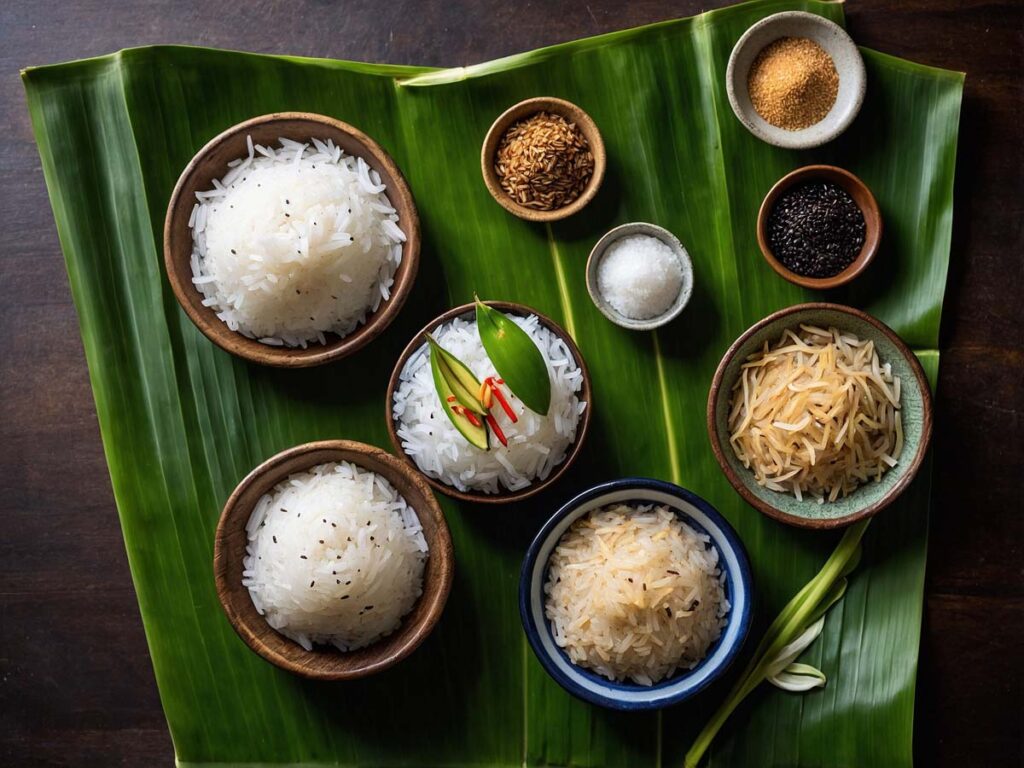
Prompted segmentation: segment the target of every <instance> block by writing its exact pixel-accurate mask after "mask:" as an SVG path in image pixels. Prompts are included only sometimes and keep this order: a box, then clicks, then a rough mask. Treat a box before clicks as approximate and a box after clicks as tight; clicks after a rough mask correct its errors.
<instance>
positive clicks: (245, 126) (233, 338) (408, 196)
mask: <svg viewBox="0 0 1024 768" xmlns="http://www.w3.org/2000/svg"><path fill="white" fill-rule="evenodd" d="M286 121H300V122H305V123H308V124H309V126H310V135H309V136H308V137H306V139H307V140H308V138H310V137H312V136H313V135H315V132H316V128H317V127H321V128H323V127H326V128H328V129H330V130H331V131H337V132H340V133H343V134H347V135H349V136H351V137H352V138H353V139H354V140H355V141H356V142H358V143H360V144H362V145H363V146H364V147H366V149H367V155H366V156H365V157H364V159H366V160H367V161H370V160H372V161H373V163H376V164H378V165H379V166H380V167H381V168H383V169H384V170H385V171H386V172H387V174H389V175H390V176H391V178H392V179H393V180H394V185H393V186H390V185H389V188H388V190H387V192H388V199H389V200H390V201H391V204H392V205H393V206H394V207H395V209H396V210H397V211H398V212H399V221H400V223H401V226H402V231H403V232H404V233H405V236H406V241H405V243H403V247H402V263H401V264H400V265H399V267H398V270H397V271H396V272H395V282H394V284H393V285H392V289H391V296H390V297H389V298H388V299H387V300H382V301H381V303H380V305H379V306H378V307H377V310H376V311H375V312H372V313H369V314H368V315H367V317H366V320H365V321H364V323H363V324H362V325H359V326H357V327H356V328H355V329H354V330H352V331H351V332H350V333H349V334H348V335H346V336H345V337H343V338H335V339H334V340H333V341H331V340H329V341H328V343H327V344H318V343H311V344H309V346H307V347H306V348H305V349H303V348H301V347H284V346H281V347H275V346H270V345H269V344H263V343H261V342H259V341H257V340H255V339H250V338H248V337H246V336H243V335H242V334H240V333H238V332H236V331H232V330H231V329H230V328H228V327H227V325H225V324H224V322H222V321H221V320H220V319H219V318H218V317H217V316H216V314H215V313H214V311H213V310H212V309H210V308H208V307H202V308H200V307H197V306H195V305H194V304H193V302H192V301H190V297H192V295H193V294H196V293H198V290H197V289H196V287H195V285H193V284H192V271H191V268H188V269H182V268H181V267H179V265H178V262H177V260H176V258H175V253H176V251H175V246H177V247H179V248H181V247H187V248H189V255H190V256H191V246H192V240H191V238H189V239H188V241H187V243H175V242H172V241H173V240H174V239H175V238H174V234H173V230H174V225H175V223H176V221H177V220H178V219H179V217H183V216H187V215H188V214H189V213H190V211H191V208H192V204H193V202H194V201H193V200H190V199H185V188H186V187H187V186H189V185H190V184H191V183H192V181H193V179H194V178H195V177H196V176H197V175H199V174H200V169H201V167H202V164H203V161H204V160H205V159H206V157H207V156H209V155H210V153H211V152H213V151H214V150H215V149H217V148H218V147H219V146H220V145H221V144H223V143H224V142H226V141H229V140H232V139H234V138H236V137H237V136H239V135H240V134H247V133H248V132H250V131H252V130H253V129H255V128H257V127H261V126H264V125H272V124H274V123H281V122H286ZM299 138H301V137H299ZM317 138H320V137H319V136H317ZM371 167H372V163H371ZM224 171H225V172H226V171H227V168H226V167H225V169H224ZM221 175H223V174H221ZM213 178H220V177H219V176H216V177H213ZM163 256H164V259H163V261H164V271H165V272H166V274H167V279H168V281H169V282H170V284H171V290H172V291H173V292H174V297H175V298H176V299H177V301H178V304H179V305H180V306H181V308H182V309H183V310H184V311H185V314H186V315H188V317H189V319H190V320H191V321H192V322H193V323H194V324H195V326H196V327H197V328H198V329H199V330H200V331H201V332H202V333H203V335H204V336H206V338H208V339H209V340H210V341H212V342H213V343H214V344H216V345H217V346H218V347H220V348H221V349H223V350H224V351H226V352H229V353H231V354H233V355H236V356H238V357H241V358H243V359H245V360H249V361H250V362H253V363H258V364H261V365H270V366H275V367H279V368H307V367H311V366H315V365H323V364H324V363H328V362H331V361H332V360H339V359H341V358H343V357H347V356H348V355H351V354H353V353H354V352H356V351H358V350H359V349H361V348H363V347H364V346H366V345H367V344H369V343H370V342H371V341H373V340H374V339H375V338H377V337H378V336H379V335H380V334H381V333H383V332H384V330H385V329H386V328H387V327H388V326H389V325H390V324H391V322H392V321H393V320H394V319H395V317H396V316H397V315H398V312H399V311H400V310H401V308H402V306H403V305H404V304H405V301H406V299H408V297H409V293H410V292H411V291H412V287H413V283H415V281H416V274H417V272H418V271H419V262H420V220H419V212H418V211H417V208H416V201H415V199H414V197H413V194H412V189H411V188H410V187H409V183H408V181H407V180H406V178H405V176H404V175H403V174H402V171H401V169H400V168H399V167H398V165H397V164H396V163H395V161H394V160H393V159H392V157H391V156H390V155H389V154H388V153H387V151H386V150H385V149H384V148H383V147H382V146H381V145H380V144H378V143H377V142H376V141H374V140H373V139H372V138H370V137H369V136H368V135H366V134H365V133H363V132H362V131H361V130H359V129H358V128H356V127H354V126H352V125H349V124H348V123H345V122H343V121H341V120H336V119H335V118H333V117H328V116H326V115H318V114H315V113H312V112H273V113H269V114H266V115H259V116H257V117H253V118H249V119H248V120H244V121H242V122H241V123H237V124H235V125H233V126H231V127H230V128H228V129H227V130H225V131H222V132H221V133H219V134H217V135H216V136H214V137H213V138H212V139H210V140H209V141H208V142H206V144H204V145H203V147H202V149H200V150H199V151H198V152H197V153H196V154H195V155H194V156H193V157H192V159H191V160H189V162H188V164H187V165H186V166H185V168H184V170H183V171H182V172H181V175H179V176H178V181H177V182H176V183H175V185H174V191H173V192H172V193H171V198H170V201H169V202H168V204H167V213H166V215H165V217H164V232H163ZM182 263H185V262H184V261H182Z"/></svg>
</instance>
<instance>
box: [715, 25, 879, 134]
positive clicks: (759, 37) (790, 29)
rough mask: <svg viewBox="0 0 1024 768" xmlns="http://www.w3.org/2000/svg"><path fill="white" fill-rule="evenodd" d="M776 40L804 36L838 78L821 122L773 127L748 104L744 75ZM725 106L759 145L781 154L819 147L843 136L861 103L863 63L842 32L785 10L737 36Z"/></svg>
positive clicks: (832, 26)
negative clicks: (832, 101)
mask: <svg viewBox="0 0 1024 768" xmlns="http://www.w3.org/2000/svg"><path fill="white" fill-rule="evenodd" d="M780 37H805V38H808V39H810V40H813V41H814V42H815V43H817V44H818V45H820V46H821V47H822V48H824V49H825V52H826V53H827V54H828V55H829V56H831V57H832V61H833V62H835V65H836V72H838V73H839V93H838V94H837V95H836V103H835V104H833V105H832V109H831V110H830V111H829V113H828V114H827V115H825V117H824V119H822V120H821V121H820V122H817V123H815V124H814V125H812V126H809V127H807V128H804V129H802V130H799V131H788V130H786V129H785V128H778V127H776V126H774V125H772V124H771V123H769V122H768V121H767V120H765V119H764V118H763V117H761V116H760V115H759V114H757V110H755V109H754V105H753V104H751V102H750V94H749V93H748V92H747V76H748V75H749V73H750V66H751V65H752V64H753V63H754V59H756V58H757V54H759V53H760V52H761V51H762V50H763V49H764V47H765V46H766V45H768V44H770V43H773V42H775V41H776V40H778V39H779V38H780ZM725 87H726V91H727V92H728V94H729V103H730V104H731V105H732V111H733V112H735V113H736V117H738V118H739V119H740V122H741V123H743V125H745V126H746V127H747V129H748V130H749V131H750V132H751V133H752V134H754V135H755V136H757V137H758V138H759V139H761V140H762V141H766V142H768V143H769V144H773V145H774V146H776V147H785V148H786V149H809V148H811V147H817V146H820V145H822V144H825V143H827V142H829V141H832V139H834V138H836V137H837V136H838V135H839V134H841V133H842V132H843V131H845V130H846V129H847V128H848V127H849V126H850V123H852V122H853V120H854V118H855V117H857V113H858V112H859V111H860V107H861V104H863V103H864V90H865V87H866V76H865V73H864V60H863V59H862V58H861V55H860V51H859V50H857V45H856V44H855V43H854V42H853V40H852V39H851V38H850V36H849V35H848V34H846V31H845V30H844V29H843V28H842V27H840V26H839V25H838V24H835V23H833V22H831V21H829V20H828V19H825V18H822V17H821V16H816V15H814V14H813V13H804V12H802V11H785V12H783V13H776V14H773V15H771V16H768V17H766V18H763V19H761V21H759V22H757V23H756V24H754V26H752V27H751V28H750V29H748V30H747V31H746V32H744V33H743V36H742V37H741V38H740V39H739V41H738V42H737V43H736V45H735V46H734V47H733V49H732V55H731V56H730V57H729V66H728V68H727V70H726V74H725Z"/></svg>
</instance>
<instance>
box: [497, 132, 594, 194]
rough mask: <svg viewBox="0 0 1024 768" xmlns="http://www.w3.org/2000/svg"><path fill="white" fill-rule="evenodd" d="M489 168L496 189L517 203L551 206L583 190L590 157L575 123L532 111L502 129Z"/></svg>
mask: <svg viewBox="0 0 1024 768" xmlns="http://www.w3.org/2000/svg"><path fill="white" fill-rule="evenodd" d="M494 170H495V172H496V173H497V174H498V181H499V182H500V184H501V188H502V189H503V190H505V192H506V193H507V194H508V196H509V197H511V198H512V199H513V200H515V201H516V202H517V203H519V204H520V205H522V206H525V207H527V208H533V209H534V210H538V211H553V210H555V209H557V208H563V207H565V206H566V205H569V203H571V202H572V201H573V200H575V199H576V198H577V197H579V196H580V195H581V194H583V190H584V189H586V186H587V184H588V183H589V182H590V177H591V176H593V174H594V156H593V155H592V154H591V152H590V144H589V143H588V142H587V139H586V137H585V136H584V135H583V132H582V131H580V129H579V128H578V127H577V126H576V124H575V123H572V122H570V121H568V120H566V119H565V118H564V117H562V116H561V115H556V114H552V113H550V112H538V113H537V114H535V115H533V116H531V117H529V118H527V119H525V120H520V121H519V122H518V123H515V124H514V125H512V126H511V127H510V128H509V129H508V130H507V131H505V135H504V136H502V138H501V143H500V144H499V145H498V151H497V153H496V155H495V158H494Z"/></svg>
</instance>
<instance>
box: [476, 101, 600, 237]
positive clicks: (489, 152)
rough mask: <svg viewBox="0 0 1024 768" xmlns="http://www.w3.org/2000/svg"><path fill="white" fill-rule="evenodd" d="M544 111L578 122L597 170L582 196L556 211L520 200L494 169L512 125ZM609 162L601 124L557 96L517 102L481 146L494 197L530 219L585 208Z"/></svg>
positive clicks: (482, 162) (542, 219)
mask: <svg viewBox="0 0 1024 768" xmlns="http://www.w3.org/2000/svg"><path fill="white" fill-rule="evenodd" d="M542 111H543V112H554V113H555V114H558V115H561V116H562V117H564V118H565V119H567V120H570V121H571V122H574V123H576V125H577V126H579V129H580V131H582V132H583V135H584V136H585V137H586V139H587V142H588V143H589V144H590V153H591V154H592V155H593V157H594V173H593V175H592V176H591V177H590V181H589V182H588V183H587V186H586V187H585V188H584V190H583V192H582V193H581V194H580V196H579V197H577V198H576V199H575V200H573V201H572V202H571V203H569V204H568V205H564V206H562V207H561V208H556V209H554V210H553V211H538V210H535V209H533V208H527V207H526V206H524V205H520V204H519V203H517V202H516V201H515V200H513V199H512V198H511V197H509V196H508V194H507V193H506V192H505V190H504V189H502V188H501V183H500V182H499V181H498V174H497V172H496V171H495V170H494V155H495V153H496V152H497V151H498V144H499V143H500V142H501V139H502V137H503V136H504V135H505V131H507V130H508V128H509V126H511V125H512V124H513V123H516V122H518V121H519V120H522V119H524V118H525V117H527V116H528V115H531V114H534V113H536V112H542ZM606 165H607V155H606V153H605V147H604V139H603V138H602V136H601V131H600V130H599V129H598V127H597V123H595V122H594V119H593V118H592V117H591V116H590V115H588V114H587V113H586V112H585V111H584V110H583V109H582V108H580V107H579V106H577V105H576V104H573V103H572V102H571V101H567V100H565V99H560V98H558V97H555V96H534V97H533V98H529V99H524V100H523V101H520V102H518V103H516V104H513V105H512V106H511V107H509V108H508V109H506V110H505V111H504V112H502V113H501V114H500V115H499V116H498V118H497V119H496V120H495V121H494V122H493V123H492V124H491V127H490V128H489V129H488V130H487V135H486V136H485V137H484V143H483V146H482V147H481V149H480V170H481V172H482V173H483V177H484V184H485V185H486V186H487V191H488V192H490V193H491V197H493V198H494V199H495V200H496V201H497V203H498V205H500V206H501V207H502V208H504V209H505V210H506V211H508V212H509V213H511V214H513V215H515V216H518V217H519V218H521V219H525V220H527V221H537V222H550V221H559V220H560V219H564V218H567V217H569V216H572V215H573V214H574V213H578V212H579V211H581V210H582V209H583V208H584V207H585V206H586V205H587V204H588V203H589V202H590V201H591V200H593V199H594V196H595V195H597V191H598V189H600V187H601V182H603V181H604V173H605V166H606Z"/></svg>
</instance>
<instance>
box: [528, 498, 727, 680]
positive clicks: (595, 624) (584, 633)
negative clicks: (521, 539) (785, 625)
mask: <svg viewBox="0 0 1024 768" xmlns="http://www.w3.org/2000/svg"><path fill="white" fill-rule="evenodd" d="M544 594H545V595H546V602H545V606H544V615H545V616H546V617H547V619H548V620H549V621H550V622H551V631H552V634H553V636H554V639H555V643H557V644H558V646H559V647H561V648H563V649H564V650H565V652H566V653H567V654H568V656H569V660H570V661H572V663H573V664H577V665H579V666H581V667H585V668H587V669H589V670H592V671H594V672H597V673H599V674H601V675H604V676H605V677H607V678H608V679H610V680H614V681H625V680H632V681H633V682H635V683H638V684H640V685H653V684H654V683H657V682H658V681H660V680H663V679H665V678H667V677H669V676H671V675H672V674H673V673H674V672H675V671H676V670H678V669H692V668H693V667H695V666H696V665H697V664H698V663H700V661H701V660H702V659H703V658H704V657H705V656H706V655H707V653H708V650H709V648H710V647H711V645H712V644H713V643H714V642H715V641H716V640H718V637H719V635H721V633H722V629H723V628H724V627H725V625H726V623H727V622H726V618H725V617H726V614H727V613H728V612H729V607H730V606H729V601H728V600H727V599H726V597H725V589H724V576H723V575H722V573H721V571H720V570H719V568H718V550H716V549H715V548H714V546H713V545H712V544H711V543H710V539H709V537H708V536H707V535H705V534H701V533H698V532H697V531H695V530H694V529H693V528H691V527H690V526H688V525H687V524H686V523H684V522H683V521H682V520H680V518H679V516H678V515H676V514H675V513H674V512H672V511H671V510H670V509H669V508H668V507H665V506H660V505H659V506H651V505H646V506H638V507H630V506H628V505H625V504H617V505H613V506H609V507H603V508H601V509H598V510H595V511H594V512H591V513H590V514H589V515H585V516H583V517H581V518H580V519H579V520H577V521H576V522H574V523H573V525H572V526H571V527H570V528H569V530H568V531H566V533H565V535H563V536H562V538H561V540H560V541H559V542H558V545H557V546H556V547H555V549H554V552H552V554H551V558H550V561H549V563H548V579H547V582H546V583H545V585H544Z"/></svg>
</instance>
